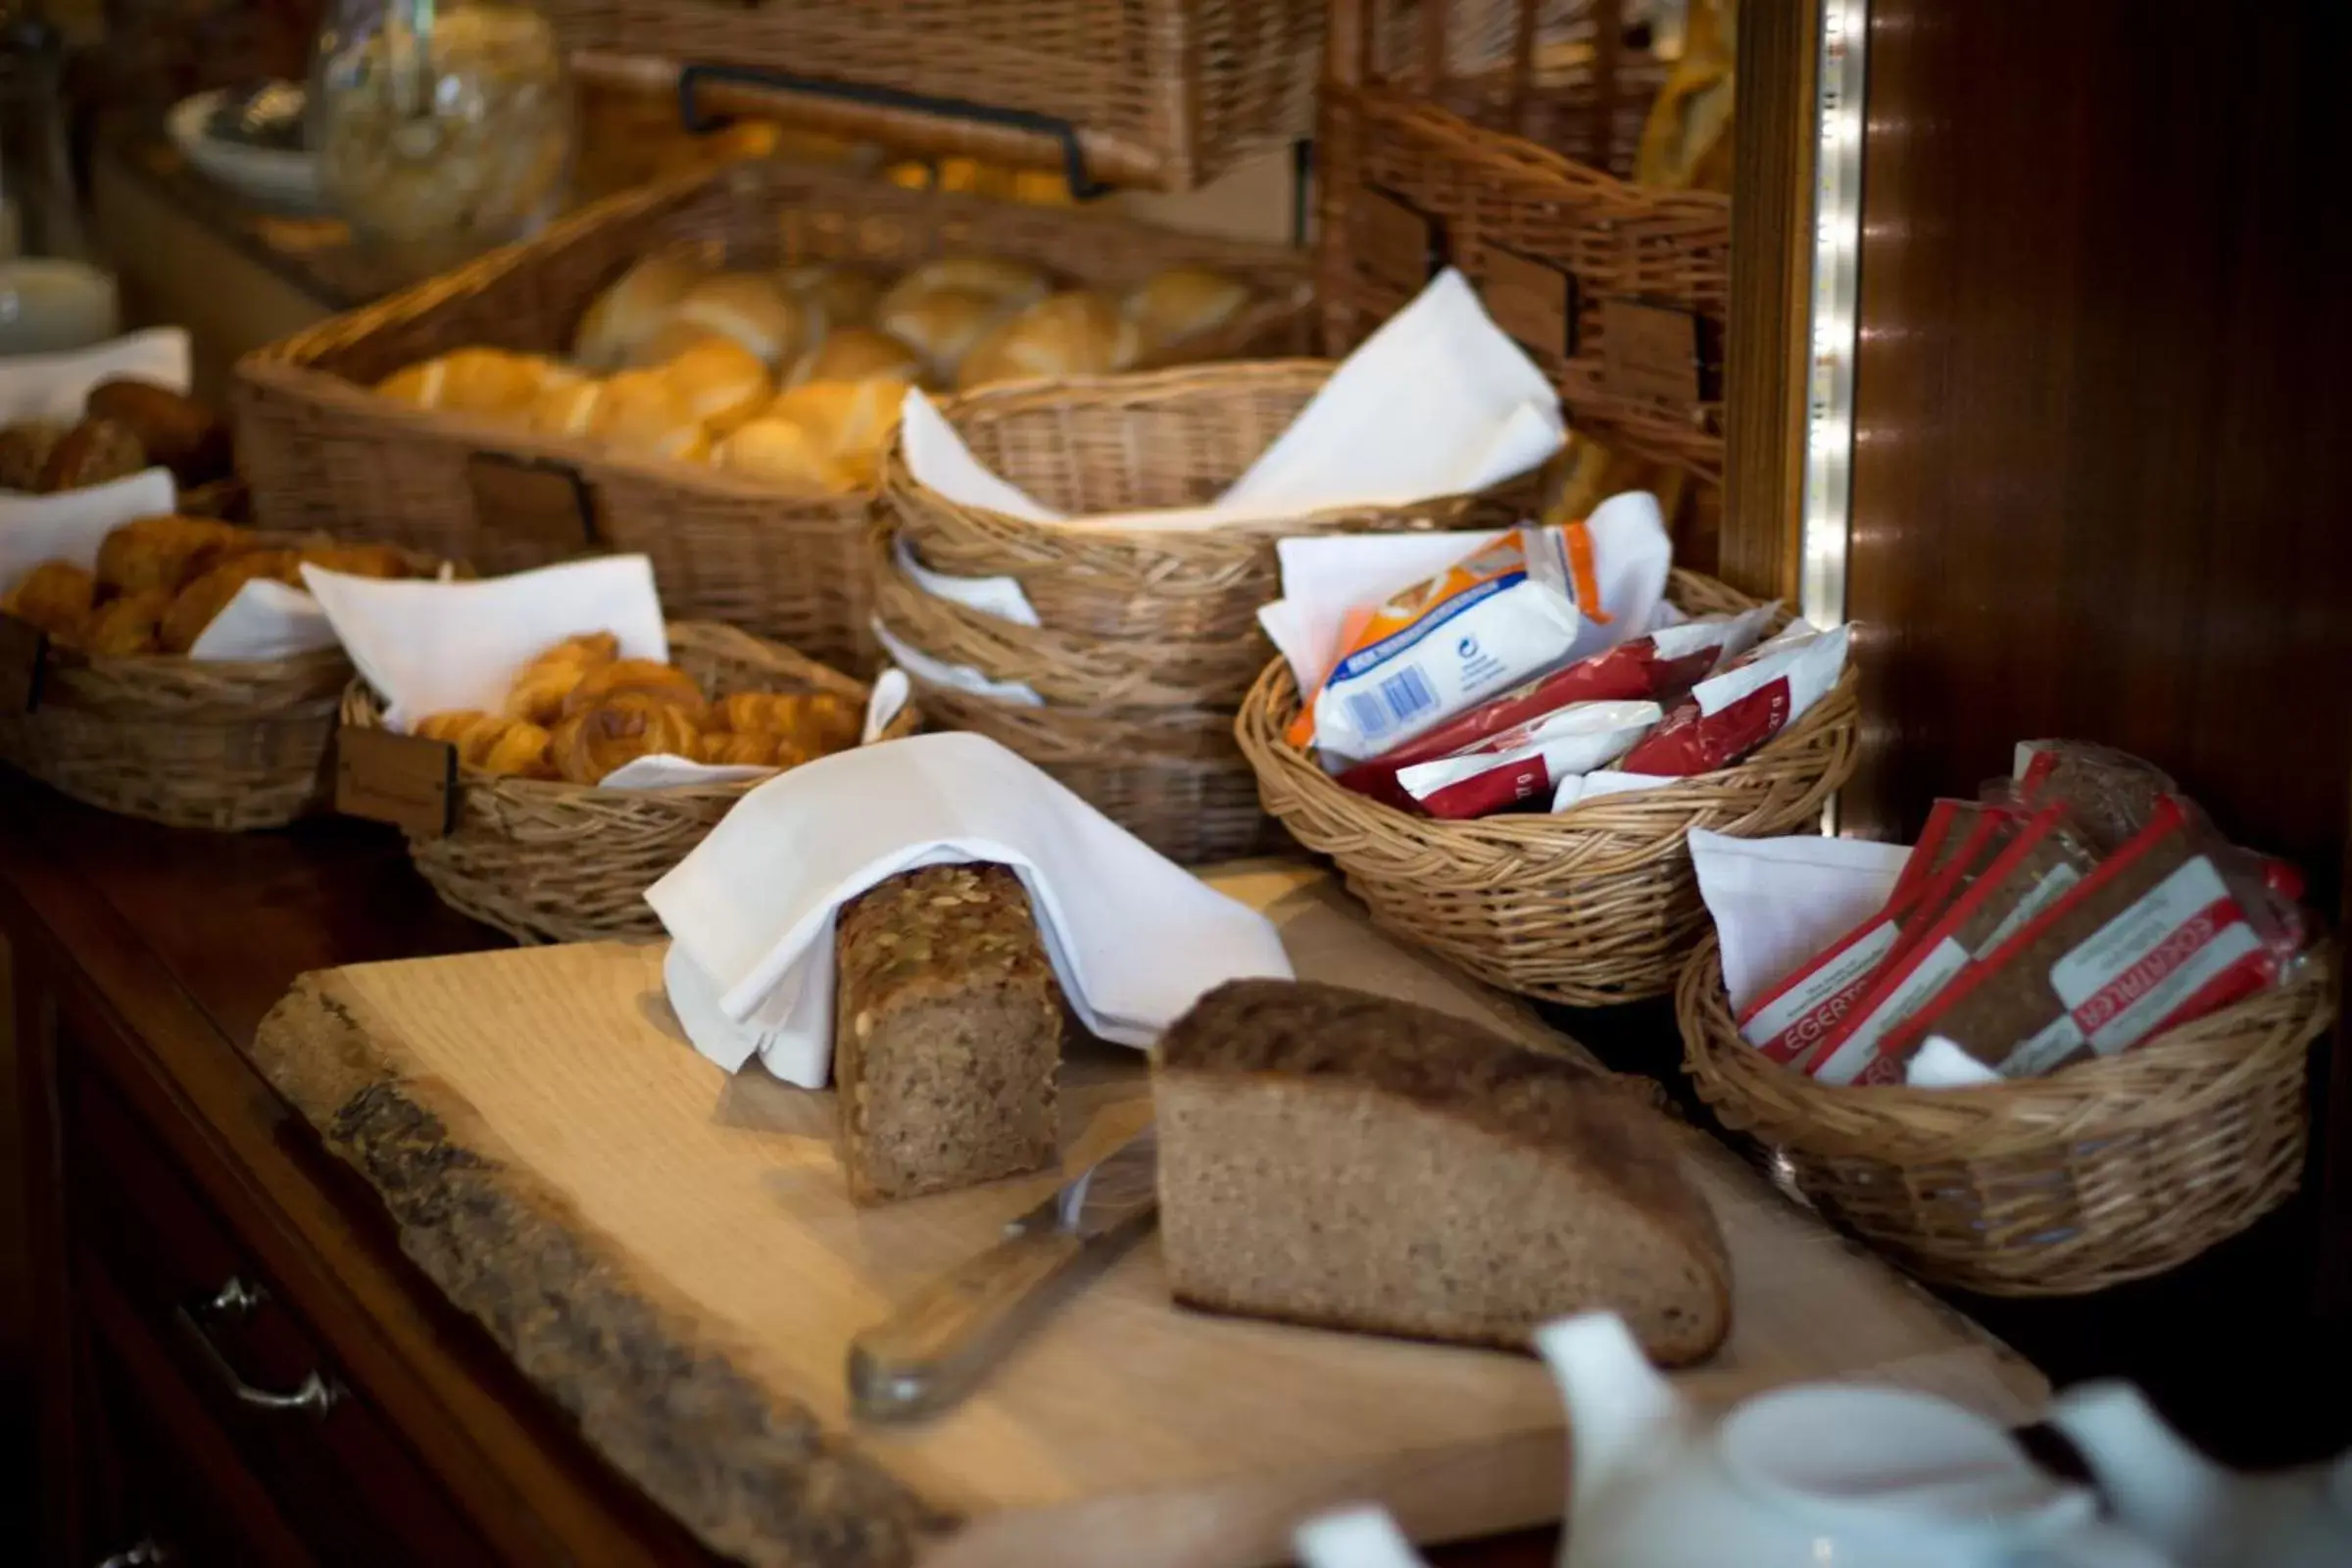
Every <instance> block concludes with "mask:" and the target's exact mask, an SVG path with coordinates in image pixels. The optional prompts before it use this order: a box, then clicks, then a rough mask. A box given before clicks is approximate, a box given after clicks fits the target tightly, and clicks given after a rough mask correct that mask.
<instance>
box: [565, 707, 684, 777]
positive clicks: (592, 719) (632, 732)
mask: <svg viewBox="0 0 2352 1568" xmlns="http://www.w3.org/2000/svg"><path fill="white" fill-rule="evenodd" d="M697 695H698V697H699V695H700V694H699V693H698V694H697ZM701 739H702V737H701V734H700V732H699V731H698V730H697V729H696V728H695V722H694V716H693V715H692V714H691V713H690V712H688V711H687V710H685V709H684V708H681V707H679V706H678V705H677V704H676V703H674V702H672V701H670V700H668V698H667V697H665V696H664V695H662V694H661V693H657V692H651V691H623V692H615V693H613V694H612V695H611V696H608V697H606V698H604V699H603V700H601V701H599V702H598V703H596V704H595V705H594V706H592V707H588V708H583V709H581V710H579V711H576V712H572V713H568V714H566V715H565V716H564V720H563V721H562V722H561V723H559V724H557V726H556V731H555V737H554V740H553V743H552V744H551V746H550V748H549V751H550V755H551V756H552V757H553V758H554V760H555V764H556V771H557V772H559V773H561V774H562V775H563V776H564V778H566V779H568V780H570V781H571V782H572V783H574V784H599V783H602V782H603V781H604V779H605V776H606V775H607V774H609V773H611V772H612V771H613V769H615V768H617V767H619V766H621V765H622V764H623V763H626V762H631V761H634V760H637V759H638V758H640V757H654V756H659V755H662V754H667V755H669V756H673V757H694V756H696V755H697V754H698V749H699V743H700V741H701Z"/></svg>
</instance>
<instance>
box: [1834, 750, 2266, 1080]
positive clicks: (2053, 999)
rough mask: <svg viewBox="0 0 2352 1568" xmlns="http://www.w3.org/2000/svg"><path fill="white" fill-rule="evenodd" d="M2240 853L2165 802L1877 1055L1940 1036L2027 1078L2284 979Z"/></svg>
mask: <svg viewBox="0 0 2352 1568" xmlns="http://www.w3.org/2000/svg"><path fill="white" fill-rule="evenodd" d="M2217 850H2218V851H2220V852H2222V853H2220V854H2219V855H2218V856H2217V854H2216V853H2215V852H2216V851H2217ZM2229 858H2230V856H2229V851H2228V847H2227V846H2226V845H2222V844H2221V843H2220V841H2219V840H2217V839H2215V838H2214V837H2213V836H2212V835H2211V834H2210V832H2209V831H2208V830H2206V829H2205V827H2204V825H2203V823H2202V821H2201V820H2200V819H2199V817H2198V815H2197V813H2196V812H2195V811H2194V810H2193V809H2191V808H2190V807H2189V806H2188V805H2187V803H2185V802H2184V801H2182V800H2180V798H2179V797H2177V796H2168V797H2165V798H2164V799H2163V800H2161V801H2159V802H2158V803H2157V805H2156V806H2155V808H2154V809H2153V810H2152V811H2151V812H2150V820H2149V822H2148V823H2147V825H2146V826H2145V827H2143V828H2142V829H2141V830H2140V831H2139V832H2138V833H2137V834H2136V835H2135V836H2133V837H2132V838H2131V840H2130V841H2129V842H2127V843H2126V844H2124V845H2123V846H2122V847H2121V848H2119V849H2118V850H2117V851H2116V852H2115V853H2114V854H2113V855H2111V856H2109V857H2107V858H2106V859H2105V860H2103V861H2101V862H2100V864H2099V865H2098V867H2097V868H2096V869H2095V870H2093V871H2092V872H2091V873H2090V874H2089V875H2088V876H2086V877H2084V878H2083V879H2082V881H2080V882H2079V883H2077V884H2075V885H2074V886H2073V887H2072V888H2070V889H2068V890H2067V891H2066V892H2065V893H2064V894H2063V895H2061V896H2060V897H2059V898H2058V899H2057V900H2056V901H2055V902H2053V903H2052V904H2050V906H2049V907H2046V908H2044V909H2043V910H2042V911H2041V912H2040V913H2039V914H2037V915H2035V916H2034V917H2033V918H2032V919H2030V920H2028V921H2027V922H2026V923H2025V924H2024V925H2023V926H2022V927H2020V928H2019V929H2017V930H2016V931H2015V932H2013V933H2012V934H2011V935H2010V936H2009V937H2008V939H2007V940H2006V941H2004V942H2002V943H2001V944H2000V945H1999V947H1997V948H1995V949H1994V950H1993V951H1991V952H1990V953H1988V954H1987V955H1985V956H1984V957H1983V958H1982V959H1980V960H1978V961H1976V962H1973V963H1971V964H1970V965H1969V967H1968V968H1967V970H1966V971H1965V972H1964V973H1962V974H1961V975H1960V977H1959V978H1958V979H1956V980H1954V981H1953V982H1952V983H1951V984H1950V985H1948V986H1946V987H1945V988H1944V989H1943V990H1942V992H1941V994H1940V995H1938V996H1936V998H1935V999H1934V1000H1933V1001H1932V1002H1930V1003H1929V1004H1928V1005H1926V1006H1925V1007H1923V1008H1921V1009H1920V1010H1919V1011H1918V1012H1916V1013H1914V1014H1913V1015H1912V1016H1911V1017H1910V1018H1909V1019H1907V1020H1905V1021H1904V1022H1903V1023H1902V1024H1901V1025H1900V1026H1898V1027H1897V1028H1896V1029H1895V1030H1893V1031H1892V1032H1891V1033H1890V1034H1889V1035H1888V1036H1887V1039H1886V1041H1885V1042H1884V1043H1883V1045H1882V1047H1881V1050H1880V1054H1882V1055H1883V1056H1885V1057H1887V1058H1888V1060H1889V1061H1890V1062H1892V1063H1900V1062H1902V1061H1903V1060H1905V1059H1907V1058H1908V1057H1909V1055H1910V1054H1912V1052H1914V1051H1916V1050H1917V1049H1918V1047H1919V1045H1920V1044H1921V1043H1922V1042H1923V1041H1925V1040H1926V1039H1928V1038H1929V1036H1931V1035H1934V1036H1936V1038H1939V1039H1942V1040H1945V1041H1948V1042H1950V1043H1951V1044H1953V1045H1955V1046H1957V1047H1958V1048H1959V1049H1960V1050H1961V1051H1963V1052H1965V1053H1966V1054H1968V1055H1970V1056H1973V1057H1974V1058H1976V1059H1977V1060H1978V1061H1979V1062H1982V1063H1983V1064H1984V1065H1985V1066H1987V1067H1989V1068H1991V1069H1992V1070H1993V1071H1995V1072H1997V1073H1999V1074H2000V1075H2001V1076H2003V1077H2005V1078H2022V1077H2030V1076H2033V1075H2034V1074H2037V1073H2045V1072H2049V1071H2052V1070H2054V1069H2056V1068H2059V1067H2063V1066H2065V1065H2066V1064H2068V1063H2069V1062H2072V1061H2078V1060H2081V1059H2082V1058H2084V1057H2086V1056H2089V1055H2092V1054H2098V1055H2113V1054H2116V1053H2118V1052H2123V1051H2128V1050H2130V1049H2131V1047H2133V1046H2136V1045H2138V1044H2140V1043H2141V1042H2142V1041H2144V1040H2147V1039H2148V1038H2150V1037H2151V1036H2153V1035H2156V1034H2159V1033H2162V1032H2163V1031H2164V1030H2167V1029H2171V1028H2176V1027H2178V1026H2180V1025H2181V1024H2184V1023H2188V1022H2191V1021H2192V1020H2194V1019H2197V1018H2201V1017H2203V1016H2205V1015H2206V1014H2208V1013H2211V1012H2214V1011H2218V1010H2219V1009H2220V1008H2223V1007H2226V1006H2228V1005H2230V1004H2231V1003H2233V1002H2237V1001H2240V1000H2242V999H2243V998H2245V997H2248V996H2251V995H2252V994H2253V993H2255V992H2257V991H2260V990H2262V989H2264V988H2266V987H2268V986H2271V985H2273V984H2276V983H2277V981H2278V977H2279V974H2280V972H2281V967H2282V964H2281V959H2280V956H2279V955H2278V952H2277V951H2276V949H2275V948H2274V947H2273V946H2272V945H2271V944H2270V943H2267V942H2265V941H2264V939H2263V937H2262V936H2261V935H2260V934H2259V933H2258V932H2257V931H2256V929H2255V926H2254V923H2253V922H2252V921H2251V920H2250V919H2248V917H2247V910H2246V905H2245V903H2244V902H2243V901H2242V900H2241V899H2240V897H2239V893H2238V890H2236V889H2233V888H2232V887H2231V885H2230V878H2229V876H2228V875H2227V874H2226V872H2225V866H2226V864H2227V863H2228V862H2229ZM1886 1071H1891V1068H1889V1069H1883V1070H1882V1075H1883V1074H1884V1072H1886Z"/></svg>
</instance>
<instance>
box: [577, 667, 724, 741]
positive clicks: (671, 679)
mask: <svg viewBox="0 0 2352 1568" xmlns="http://www.w3.org/2000/svg"><path fill="white" fill-rule="evenodd" d="M621 696H633V697H643V698H647V699H649V700H651V701H655V702H661V703H666V704H668V705H669V706H670V707H672V708H675V709H677V710H679V711H681V712H683V713H685V714H686V716H687V717H688V718H689V719H690V720H692V721H693V723H694V724H695V725H696V727H698V728H699V727H701V724H702V721H703V715H704V714H705V713H707V712H709V711H710V709H711V703H710V700H709V699H708V698H706V697H705V696H704V695H703V689H702V687H700V686H698V685H696V684H695V681H694V677H693V676H692V675H689V674H687V673H686V672H685V671H684V670H682V669H679V668H677V667H676V666H675V665H671V664H664V663H662V662H661V661H660V660H655V659H616V660H614V661H613V662H611V663H609V664H599V665H598V666H597V667H596V668H594V669H592V670H590V671H589V672H588V673H587V674H586V675H585V676H584V677H582V679H581V681H580V683H579V684H578V685H577V686H574V687H573V688H572V689H571V691H570V692H569V693H567V694H566V695H565V697H564V716H565V717H569V716H570V715H572V714H574V713H580V712H585V711H587V710H589V709H591V708H595V707H598V706H601V705H603V704H606V703H609V702H612V701H613V699H615V698H617V697H621Z"/></svg>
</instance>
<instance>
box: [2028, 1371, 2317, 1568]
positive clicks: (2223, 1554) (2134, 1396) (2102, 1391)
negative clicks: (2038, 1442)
mask: <svg viewBox="0 0 2352 1568" xmlns="http://www.w3.org/2000/svg"><path fill="white" fill-rule="evenodd" d="M2050 1423H2051V1425H2053V1426H2055V1427H2057V1428H2058V1430H2059V1431H2061V1432H2063V1433H2065V1434H2066V1436H2067V1438H2068V1439H2069V1441H2071V1442H2072V1443H2073V1444H2074V1446H2075V1447H2076V1448H2077V1449H2078V1450H2080V1451H2081V1453H2082V1458H2083V1461H2084V1462H2085V1463H2087V1464H2088V1465H2089V1466H2090V1471H2091V1474H2092V1475H2093V1476H2095V1477H2096V1478H2097V1479H2098V1483H2099V1488H2100V1490H2101V1491H2103V1492H2105V1493H2106V1494H2107V1495H2108V1497H2109V1498H2110V1499H2111V1500H2112V1501H2113V1502H2114V1504H2115V1511H2116V1516H2117V1517H2118V1518H2119V1519H2121V1520H2122V1521H2123V1523H2124V1525H2125V1527H2126V1528H2128V1529H2129V1530H2131V1532H2132V1533H2133V1534H2134V1535H2137V1536H2138V1537H2140V1539H2142V1540H2143V1541H2147V1542H2151V1543H2153V1544H2155V1545H2157V1546H2159V1547H2161V1548H2162V1549H2163V1550H2164V1551H2166V1552H2167V1553H2169V1554H2170V1555H2171V1556H2173V1557H2174V1558H2175V1559H2177V1560H2178V1561H2179V1563H2180V1568H2343V1565H2344V1564H2347V1563H2352V1453H2347V1454H2345V1455H2344V1456H2343V1457H2342V1458H2340V1459H2338V1460H2336V1461H2335V1463H2334V1464H2332V1465H2327V1464H2318V1465H2310V1466H2306V1467H2305V1468H2303V1469H2299V1470H2289V1471H2284V1472H2280V1473H2278V1474H2275V1475H2262V1476H2248V1475H2239V1474H2237V1473H2235V1472H2233V1471H2229V1470H2226V1469H2224V1468H2223V1467H2222V1466H2220V1465H2218V1464H2215V1463H2214V1462H2213V1461H2212V1460H2211V1459H2208V1458H2206V1457H2205V1456H2204V1455H2203V1454H2201V1453H2199V1452H2198V1451H2197V1450H2196V1449H2194V1448H2192V1447H2190V1446H2188V1445H2187V1444H2185V1443H2183V1442H2181V1441H2180V1435H2179V1434H2178V1433H2176V1432H2174V1431H2173V1429H2172V1428H2171V1427H2169V1426H2167V1425H2165V1423H2164V1419H2163V1417H2161V1416H2159V1415H2158V1414H2157V1413H2156V1412H2155V1410H2154V1409H2153V1408H2151V1407H2150V1406H2149V1404H2148V1401H2147V1399H2146V1397H2143V1396H2142V1395H2141V1394H2140V1392H2139V1391H2138V1390H2137V1389H2134V1388H2132V1387H2131V1386H2130V1385H2129V1384H2124V1383H2108V1382H2101V1383H2086V1384H2083V1385H2082V1387H2080V1388H2076V1389H2070V1390H2068V1391H2067V1392H2066V1394H2065V1395H2063V1396H2061V1397H2059V1398H2058V1399H2057V1401H2056V1402H2055V1403H2054V1404H2053V1405H2052V1406H2051V1408H2050Z"/></svg>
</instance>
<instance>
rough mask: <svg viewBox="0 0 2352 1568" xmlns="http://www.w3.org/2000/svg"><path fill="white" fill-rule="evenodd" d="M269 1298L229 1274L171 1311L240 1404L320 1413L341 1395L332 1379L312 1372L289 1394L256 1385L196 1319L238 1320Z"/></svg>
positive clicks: (257, 1287)
mask: <svg viewBox="0 0 2352 1568" xmlns="http://www.w3.org/2000/svg"><path fill="white" fill-rule="evenodd" d="M268 1299H270V1297H269V1294H268V1293H267V1292H265V1291H264V1290H263V1289H262V1288H261V1287H260V1286H258V1285H248V1284H246V1283H245V1282H244V1281H243V1280H241V1279H238V1278H237V1277H236V1276H235V1275H231V1276H229V1279H228V1283H227V1284H225V1285H223V1286H221V1289H219V1290H218V1291H215V1292H214V1293H213V1295H212V1297H211V1298H210V1299H207V1300H204V1301H200V1302H198V1303H197V1304H196V1305H194V1306H192V1307H191V1306H187V1305H184V1304H183V1305H180V1306H175V1307H173V1308H172V1315H173V1316H174V1317H176V1318H178V1319H179V1327H180V1330H181V1332H182V1333H184V1334H186V1335H187V1337H188V1338H189V1339H190V1340H191V1341H193V1342H194V1343H195V1346H196V1348H197V1350H198V1352H199V1353H200V1354H202V1355H203V1357H204V1359H205V1361H206V1362H207V1363H209V1364H210V1365H211V1367H212V1369H213V1371H214V1372H215V1373H217V1374H219V1376H220V1379H221V1387H223V1388H225V1389H227V1390H228V1392H229V1394H230V1395H231V1396H232V1397H235V1399H236V1401H237V1402H238V1403H239V1404H245V1405H251V1406H252V1407H253V1408H254V1409H256V1410H301V1411H305V1412H307V1413H309V1414H311V1415H314V1416H322V1415H324V1414H326V1412H327V1411H329V1410H331V1409H333V1408H334V1407H335V1404H336V1401H338V1400H339V1399H341V1398H342V1397H343V1391H342V1390H341V1389H340V1388H338V1387H337V1386H336V1385H335V1384H334V1382H333V1381H332V1380H330V1379H328V1378H325V1377H322V1376H320V1375H319V1373H317V1372H313V1373H311V1374H310V1375H309V1376H307V1377H305V1378H304V1379H303V1380H302V1382H301V1384H300V1385H299V1386H298V1387H296V1388H295V1389H294V1391H293V1392H292V1393H290V1394H288V1393H281V1392H279V1391H278V1390H275V1389H257V1388H255V1387H254V1386H253V1385H252V1384H250V1383H248V1382H246V1381H245V1380H244V1378H243V1377H241V1376H239V1375H238V1372H237V1369H236V1368H235V1367H233V1366H230V1365H229V1364H228V1357H227V1356H226V1355H224V1354H222V1353H221V1347H220V1346H218V1345H216V1344H215V1343H213V1337H212V1336H211V1335H210V1334H208V1333H206V1332H205V1329H204V1324H203V1323H202V1322H201V1321H199V1316H200V1315H201V1316H202V1317H215V1318H224V1319H226V1320H228V1321H229V1322H232V1323H233V1322H237V1321H239V1320H241V1319H243V1318H246V1317H248V1316H250V1315H251V1314H252V1313H253V1311H254V1309H255V1308H256V1307H258V1306H260V1305H261V1304H262V1303H263V1302H264V1301H267V1300H268Z"/></svg>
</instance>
